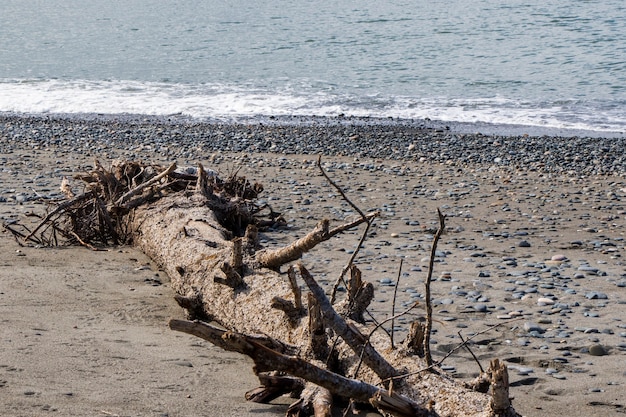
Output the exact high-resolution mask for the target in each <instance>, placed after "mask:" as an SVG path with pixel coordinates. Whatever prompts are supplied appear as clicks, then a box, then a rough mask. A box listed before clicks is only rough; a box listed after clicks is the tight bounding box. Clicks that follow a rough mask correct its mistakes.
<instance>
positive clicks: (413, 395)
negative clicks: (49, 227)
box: [41, 164, 517, 417]
mask: <svg viewBox="0 0 626 417" xmlns="http://www.w3.org/2000/svg"><path fill="white" fill-rule="evenodd" d="M114 168H115V169H116V170H117V171H116V173H115V175H114V174H111V173H109V172H104V171H102V170H103V168H102V167H101V166H99V165H97V169H96V171H95V172H94V173H92V174H91V175H88V176H86V177H85V178H87V177H88V178H87V179H88V180H89V181H92V182H94V184H95V185H94V186H93V187H92V188H91V189H92V190H93V192H94V193H95V192H97V191H96V190H99V192H102V193H103V196H101V197H100V198H102V199H103V201H105V202H106V204H107V207H109V208H110V209H111V210H112V212H111V213H113V214H114V215H111V219H114V220H115V222H116V223H117V222H118V221H119V219H121V218H122V216H123V215H124V214H125V213H128V212H127V211H124V212H120V211H119V210H118V211H115V210H116V204H115V203H116V202H117V203H122V202H123V204H124V207H123V208H124V210H128V208H129V207H130V206H129V205H133V206H134V205H137V206H136V207H135V209H134V210H133V211H132V212H131V213H130V215H128V216H127V217H124V219H125V221H126V222H127V223H126V225H125V226H124V227H126V228H127V231H128V234H129V236H131V238H132V242H133V244H134V245H136V246H137V247H138V248H140V249H141V250H142V251H143V252H144V253H146V254H147V255H148V256H150V257H151V258H152V259H153V260H154V261H155V262H156V263H157V264H158V265H159V266H160V267H161V268H163V269H164V271H165V272H166V273H167V274H168V275H169V277H170V279H171V284H170V285H171V288H172V289H173V290H174V292H175V293H176V298H177V301H178V302H179V303H180V304H181V306H183V307H184V308H185V309H186V310H187V311H188V314H189V317H190V318H201V319H206V320H212V322H214V325H209V324H207V323H205V322H200V321H186V320H172V321H171V322H170V327H171V328H172V329H173V330H178V331H182V332H185V333H189V334H192V335H195V336H198V337H201V338H203V339H206V340H209V341H210V342H211V343H213V344H215V345H216V346H219V347H220V348H222V349H225V350H230V351H236V352H240V353H242V354H245V355H248V356H250V357H251V358H252V359H253V361H254V363H255V368H254V369H255V372H256V373H257V375H259V379H260V380H261V384H262V385H263V387H260V388H257V389H256V390H253V391H250V392H249V394H248V395H249V396H250V398H251V399H256V400H261V401H269V400H271V399H272V398H275V396H276V395H280V393H282V392H288V391H289V387H291V386H289V387H282V388H281V387H277V386H276V385H273V386H272V385H271V384H270V383H264V382H263V377H267V376H268V375H273V376H277V375H276V374H275V372H279V373H280V375H278V376H279V377H283V376H284V375H283V374H287V375H288V376H289V377H290V378H295V379H292V380H290V381H292V382H293V381H295V380H298V381H300V380H301V381H306V383H304V382H303V383H302V384H301V385H300V384H295V385H294V387H295V388H294V390H300V389H301V387H302V386H304V385H305V384H306V385H307V387H310V388H311V389H310V390H308V391H307V393H303V394H302V397H301V399H302V404H305V405H306V407H304V408H309V407H310V408H311V410H312V411H311V412H314V413H317V415H319V416H326V415H328V413H329V407H330V397H332V396H333V395H334V396H338V397H342V398H344V399H346V400H350V401H351V402H357V403H366V404H370V405H372V406H373V407H375V408H377V409H378V410H380V411H382V412H384V413H387V414H390V415H394V416H400V417H404V416H407V417H408V416H422V415H423V416H426V415H428V416H435V415H436V416H449V417H452V416H455V417H456V416H472V417H492V416H495V415H500V416H511V417H513V416H517V414H516V413H515V411H514V410H513V409H512V407H511V406H510V401H509V399H508V374H507V371H506V366H505V365H504V364H502V363H501V362H498V361H494V362H492V366H491V367H490V369H489V371H488V372H487V373H486V374H485V375H484V377H483V378H482V380H483V381H484V380H486V381H488V386H489V388H490V392H489V393H487V394H486V393H480V392H476V391H473V390H472V387H471V386H468V385H467V384H463V383H461V382H459V381H456V380H454V379H452V378H450V377H448V376H446V374H445V373H444V372H443V371H441V369H439V368H437V366H436V365H437V364H435V365H430V366H428V365H429V364H426V363H424V360H423V359H422V358H420V354H421V353H422V352H420V349H418V346H417V345H421V346H423V348H424V349H423V350H426V349H427V346H428V343H427V341H426V338H427V337H426V335H427V334H428V333H429V331H430V326H422V327H421V328H420V329H421V330H420V331H421V335H420V331H418V330H416V333H415V334H414V335H413V336H412V339H410V340H409V341H408V342H407V344H405V349H394V348H392V346H390V342H389V339H388V338H386V337H385V336H384V335H382V334H380V332H375V331H374V329H372V328H371V327H367V326H365V324H364V323H358V321H364V320H361V318H362V314H363V312H364V311H365V308H366V307H365V306H366V305H367V303H368V302H369V301H370V300H371V294H370V290H371V289H372V287H371V286H366V285H365V284H363V283H362V281H361V277H360V275H359V274H358V273H357V272H356V271H357V270H353V277H352V281H353V283H351V284H350V285H349V291H350V295H349V298H350V299H351V301H348V305H350V302H351V303H352V304H353V305H354V304H358V305H359V306H358V308H353V309H350V308H349V309H348V310H346V311H342V312H343V313H346V314H345V315H346V317H343V316H342V315H340V314H338V313H337V311H336V310H335V308H334V307H333V305H332V304H331V303H330V301H329V300H328V297H327V296H326V294H325V292H324V290H323V289H322V288H321V287H320V286H319V285H318V284H317V282H316V281H315V279H314V277H313V276H312V274H310V273H309V272H308V271H307V270H306V268H305V267H304V266H303V265H301V264H299V265H298V266H297V270H298V271H299V276H300V277H301V278H302V280H304V282H305V284H306V287H307V288H308V292H307V295H306V299H307V302H306V305H304V304H305V303H304V302H303V300H302V294H301V290H300V288H299V286H298V282H297V279H298V276H297V274H295V273H294V272H293V271H291V272H289V273H288V274H287V276H285V275H282V274H280V273H279V272H278V271H279V269H280V267H281V266H282V265H284V264H286V263H289V262H292V261H294V260H297V259H298V258H300V256H302V254H303V253H305V252H306V251H308V250H311V249H312V248H313V247H315V245H317V244H319V243H320V242H322V241H324V240H327V239H329V238H330V237H332V236H335V235H336V234H338V233H341V232H342V231H345V230H347V229H349V228H351V227H355V226H357V225H359V224H361V223H364V222H366V223H367V225H368V226H369V225H370V220H371V219H372V218H373V216H375V215H377V214H376V213H373V214H369V215H362V216H361V218H360V219H358V220H355V221H353V222H350V223H346V224H344V225H340V226H338V227H336V228H334V229H330V224H329V222H328V221H322V222H320V224H319V225H318V227H317V228H316V229H315V230H313V231H312V232H311V233H309V234H308V235H307V236H305V237H304V238H302V239H299V240H296V241H295V242H294V243H292V244H291V245H288V246H286V247H285V248H282V249H279V250H275V251H268V250H265V251H257V249H258V247H257V245H258V238H257V237H256V233H255V232H256V231H255V230H254V228H248V229H245V226H246V224H245V221H242V220H241V218H238V217H233V213H235V212H236V209H237V208H238V207H244V208H245V207H246V204H248V203H247V202H246V201H244V200H245V198H244V197H243V196H244V195H246V192H245V190H244V191H242V190H241V187H240V185H241V184H242V183H241V182H235V185H233V186H232V187H231V188H233V189H234V190H235V194H234V195H233V196H231V197H229V196H228V195H227V193H226V194H224V190H222V192H220V191H219V190H217V188H216V191H215V193H213V192H212V191H211V190H212V187H216V186H217V180H215V179H211V180H210V181H209V179H208V177H206V176H205V175H206V172H205V171H204V168H203V167H199V169H198V172H199V174H198V175H199V178H200V179H199V181H198V183H194V184H189V183H188V181H189V179H188V178H187V177H189V175H185V178H182V177H180V176H178V177H176V178H174V172H172V169H173V168H172V166H170V168H168V169H167V170H164V171H162V172H161V173H158V170H154V169H153V167H142V166H140V165H138V164H133V165H132V166H131V167H129V168H126V167H124V166H115V167H114ZM166 171H168V172H169V174H166V173H165V172H166ZM203 172H204V173H203ZM170 174H171V175H170ZM192 178H193V177H192ZM197 178H198V177H197ZM214 180H215V181H214ZM98 181H110V183H108V184H102V185H98V184H97V182H98ZM180 181H183V182H182V183H179V182H180ZM209 183H210V184H209ZM122 184H126V185H127V186H128V187H132V190H130V191H129V190H128V189H123V188H120V187H121V186H122ZM244 185H245V184H244ZM244 188H245V187H244ZM147 189H150V190H152V191H155V192H154V193H152V192H151V193H147V192H145V191H146V190H147ZM194 190H195V191H194ZM259 190H261V187H260V186H257V185H256V184H255V186H254V189H253V190H249V194H251V195H256V193H258V192H259ZM90 192H92V191H90ZM139 194H141V195H140V196H139V197H134V196H136V195H139ZM148 194H150V195H148ZM81 198H84V199H85V200H89V198H91V197H80V198H78V197H76V198H74V199H73V200H70V201H68V202H67V203H66V205H64V206H62V207H63V209H61V210H59V211H55V212H54V214H53V216H56V215H61V212H62V211H63V210H64V209H65V208H69V207H71V206H72V205H73V204H75V203H76V202H77V201H78V200H80V199H81ZM229 198H232V200H229ZM80 201H84V200H80ZM89 201H91V200H89ZM147 203H149V204H147ZM117 208H118V209H119V207H117ZM51 217H52V216H51ZM51 217H49V218H48V220H50V219H51ZM93 217H94V218H97V216H93ZM244 217H245V213H244V215H243V217H242V218H244ZM440 219H441V215H440ZM220 220H221V221H222V222H225V223H220ZM105 223H106V221H105ZM227 223H228V224H230V226H231V227H233V228H236V229H238V230H237V231H235V230H229V229H228V228H226V227H225V226H224V224H227ZM113 226H115V227H120V225H119V224H115V225H113ZM41 227H43V225H42V226H41ZM107 227H110V225H108V224H107ZM244 230H246V236H245V237H244V239H243V240H235V241H233V240H232V236H233V235H241V234H243V231H244ZM107 233H110V231H109V232H107ZM430 271H431V272H432V267H431V269H430ZM214 277H217V279H214ZM359 282H360V284H359ZM364 285H365V286H364ZM362 294H363V295H362ZM362 296H363V299H362V300H361V301H359V300H360V297H362ZM305 311H309V317H308V320H307V319H306V318H305ZM285 313H287V314H285ZM428 314H429V316H430V312H428ZM350 316H352V317H353V318H355V319H357V321H354V320H352V319H351V318H350ZM429 319H432V317H429ZM422 338H423V342H421V340H422ZM416 353H417V355H416ZM361 365H362V366H361ZM432 370H434V371H436V372H431V371H432ZM357 377H358V378H359V379H357ZM266 381H267V380H266ZM479 385H480V386H481V388H482V389H484V387H485V384H484V383H482V384H479ZM311 393H312V394H311ZM304 408H303V409H301V410H304ZM294 410H295V408H294ZM307 412H308V411H307Z"/></svg>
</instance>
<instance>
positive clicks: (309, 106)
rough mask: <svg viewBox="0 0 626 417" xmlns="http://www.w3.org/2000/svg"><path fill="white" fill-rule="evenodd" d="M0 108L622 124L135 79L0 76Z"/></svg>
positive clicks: (608, 113) (505, 107) (558, 107)
mask: <svg viewBox="0 0 626 417" xmlns="http://www.w3.org/2000/svg"><path fill="white" fill-rule="evenodd" d="M0 111H3V112H15V113H28V114H33V113H34V114H39V113H100V114H146V115H173V114H180V115H185V116H190V117H194V118H198V119H226V120H236V119H237V118H242V117H254V116H268V115H275V116H286V115H296V116H310V115H316V116H336V115H339V114H344V115H346V116H369V117H393V118H402V119H431V120H438V121H444V122H462V123H476V122H479V123H489V124H497V125H522V126H536V127H542V128H556V129H575V130H588V131H596V132H603V131H605V132H621V131H624V130H626V112H625V111H624V109H621V108H613V109H606V110H604V111H598V109H597V108H596V109H590V108H589V107H588V106H583V105H580V104H578V103H575V102H559V103H530V102H519V101H513V100H508V99H504V98H486V99H449V98H437V97H435V98H414V97H385V96H383V95H376V96H369V97H362V96H361V97H357V96H349V95H338V94H333V93H329V92H320V91H312V90H309V91H298V90H297V89H294V88H290V89H287V88H285V89H284V90H283V91H271V90H262V89H259V88H253V87H240V86H225V85H206V84H199V85H190V84H168V83H151V82H137V81H86V80H79V81H75V80H74V81H60V80H3V81H0Z"/></svg>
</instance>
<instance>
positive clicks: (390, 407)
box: [169, 300, 429, 417]
mask: <svg viewBox="0 0 626 417" xmlns="http://www.w3.org/2000/svg"><path fill="white" fill-rule="evenodd" d="M326 303H327V304H328V306H330V304H329V303H328V300H326ZM169 325H170V328H171V329H172V330H176V331H180V332H184V333H188V334H191V335H194V336H197V337H200V338H202V339H204V340H207V341H209V342H211V343H213V344H214V345H216V346H219V347H221V348H222V349H224V350H228V351H231V352H239V353H243V354H244V355H247V356H249V357H250V358H252V359H253V360H254V362H255V364H256V370H257V372H267V371H282V372H286V373H288V374H291V375H293V376H295V377H299V378H302V379H304V380H306V381H309V382H312V383H313V384H316V385H319V386H320V387H323V388H326V389H329V390H331V391H332V392H333V393H334V394H336V395H338V396H341V397H344V398H351V399H354V400H356V401H359V402H363V403H369V404H372V405H373V406H374V407H376V408H378V409H379V410H381V411H385V412H388V413H390V414H392V415H394V416H398V417H415V416H418V417H419V416H426V415H429V413H428V411H427V410H426V409H424V408H423V407H421V406H420V405H419V404H417V403H416V402H415V401H413V400H411V399H409V398H407V397H404V396H401V395H399V394H397V393H395V392H394V393H388V392H387V391H386V390H382V389H381V388H379V387H376V386H374V385H371V384H368V383H366V382H364V381H359V380H355V379H350V378H346V377H344V376H341V375H339V374H336V373H334V372H330V371H328V370H326V369H322V368H320V367H318V366H315V365H313V364H312V363H310V362H309V361H306V360H304V359H301V358H298V357H295V356H288V355H285V354H282V353H279V352H277V351H275V350H273V349H271V348H269V347H267V346H265V345H264V344H262V343H259V342H258V341H256V340H254V339H252V338H250V337H249V336H247V335H242V334H238V333H234V332H229V331H226V330H222V329H218V328H217V327H214V326H211V325H210V324H207V323H203V322H200V321H194V322H191V321H187V320H178V319H172V320H170V323H169Z"/></svg>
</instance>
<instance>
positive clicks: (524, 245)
mask: <svg viewBox="0 0 626 417" xmlns="http://www.w3.org/2000/svg"><path fill="white" fill-rule="evenodd" d="M517 246H518V247H520V248H530V242H528V241H527V240H522V241H521V242H519V243H518V244H517Z"/></svg>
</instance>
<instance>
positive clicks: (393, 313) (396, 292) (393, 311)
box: [390, 258, 404, 349]
mask: <svg viewBox="0 0 626 417" xmlns="http://www.w3.org/2000/svg"><path fill="white" fill-rule="evenodd" d="M403 262H404V259H402V258H400V266H399V267H398V277H397V278H396V286H395V288H394V289H393V302H392V303H391V317H393V316H394V315H395V314H396V297H397V295H398V286H399V285H400V277H401V275H402V263H403ZM394 327H395V319H392V320H391V336H390V338H391V348H392V349H393V348H394V344H393V329H394Z"/></svg>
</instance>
